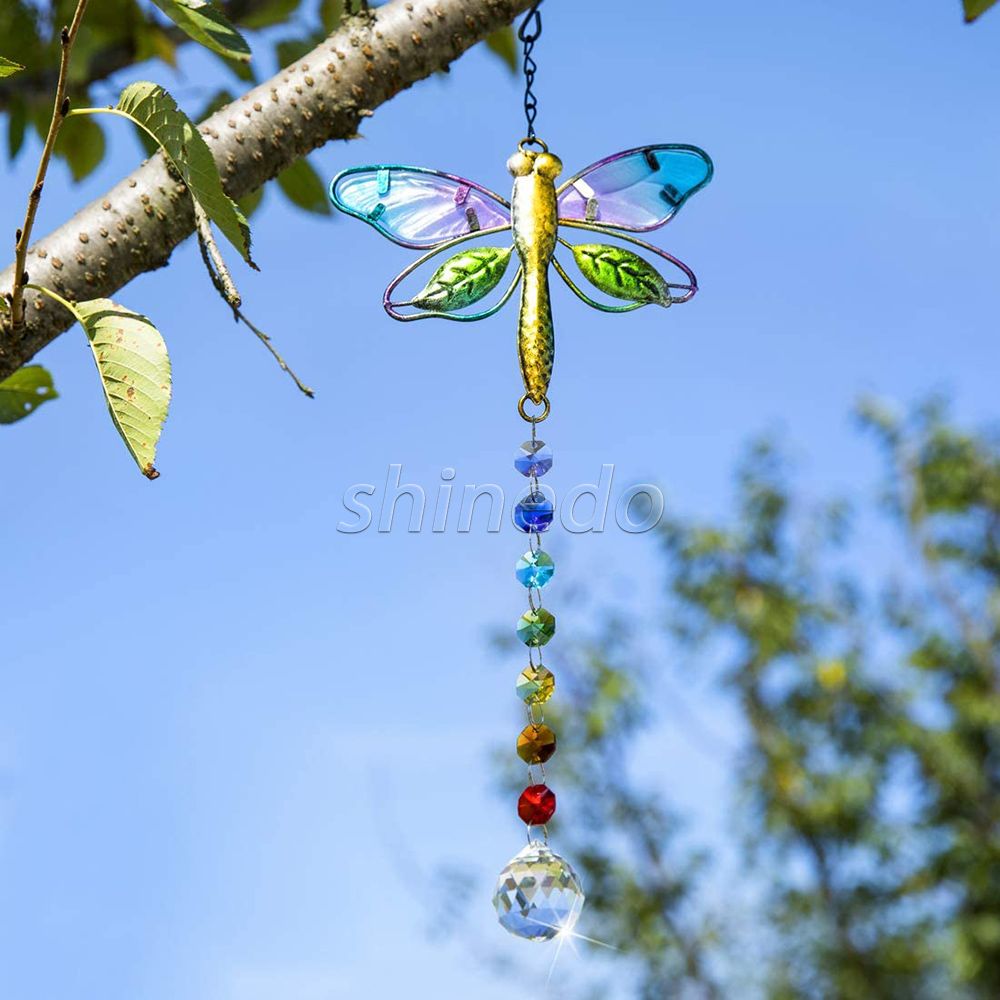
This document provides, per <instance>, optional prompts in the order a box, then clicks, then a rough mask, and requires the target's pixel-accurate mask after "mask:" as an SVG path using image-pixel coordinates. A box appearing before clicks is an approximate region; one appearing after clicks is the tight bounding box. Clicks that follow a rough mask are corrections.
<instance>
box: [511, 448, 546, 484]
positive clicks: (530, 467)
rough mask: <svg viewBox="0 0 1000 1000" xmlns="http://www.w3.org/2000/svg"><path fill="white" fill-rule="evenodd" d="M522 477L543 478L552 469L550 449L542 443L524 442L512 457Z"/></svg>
mask: <svg viewBox="0 0 1000 1000" xmlns="http://www.w3.org/2000/svg"><path fill="white" fill-rule="evenodd" d="M514 468H515V469H517V471H518V472H520V473H521V475H522V476H544V475H545V473H546V472H548V471H549V469H551V468H552V449H551V448H550V447H549V446H548V445H547V444H546V443H545V442H544V441H525V442H524V444H522V445H521V448H520V450H519V451H518V453H517V455H516V456H515V457H514Z"/></svg>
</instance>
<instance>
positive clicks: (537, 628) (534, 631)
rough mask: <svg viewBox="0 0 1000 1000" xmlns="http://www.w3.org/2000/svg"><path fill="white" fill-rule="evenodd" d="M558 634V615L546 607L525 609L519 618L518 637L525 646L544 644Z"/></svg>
mask: <svg viewBox="0 0 1000 1000" xmlns="http://www.w3.org/2000/svg"><path fill="white" fill-rule="evenodd" d="M555 634H556V616H555V615H554V614H552V612H551V611H546V610H545V608H538V609H536V610H535V611H525V612H524V614H523V615H521V617H520V618H519V619H518V620H517V637H518V639H520V640H521V642H523V643H524V644H525V646H544V645H545V644H546V643H547V642H548V641H549V639H551V638H552V636H554V635H555Z"/></svg>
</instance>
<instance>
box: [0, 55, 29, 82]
mask: <svg viewBox="0 0 1000 1000" xmlns="http://www.w3.org/2000/svg"><path fill="white" fill-rule="evenodd" d="M22 69H24V67H23V66H22V65H21V64H20V63H16V62H12V61H11V60H10V59H5V58H4V57H3V56H0V78H3V77H5V76H13V75H14V74H15V73H20V72H21V70H22Z"/></svg>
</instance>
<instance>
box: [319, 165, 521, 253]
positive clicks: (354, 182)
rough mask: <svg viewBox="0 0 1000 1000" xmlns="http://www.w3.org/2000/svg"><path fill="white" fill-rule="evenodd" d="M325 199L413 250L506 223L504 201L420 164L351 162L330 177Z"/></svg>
mask: <svg viewBox="0 0 1000 1000" xmlns="http://www.w3.org/2000/svg"><path fill="white" fill-rule="evenodd" d="M330 200H331V201H332V202H333V204H334V205H335V206H336V207H337V208H339V209H340V210H341V211H342V212H346V213H347V214H348V215H353V216H355V217H356V218H358V219H361V220H362V221H363V222H367V223H368V224H369V225H370V226H374V228H375V229H377V230H378V231H379V232H380V233H382V235H383V236H388V237H389V239H390V240H392V241H393V242H395V243H399V244H400V245H402V246H404V247H409V248H411V249H413V250H429V249H432V248H434V247H437V246H440V245H441V244H443V243H447V242H448V240H452V239H455V237H457V236H466V235H468V234H469V233H473V232H477V231H478V230H480V229H494V228H496V227H497V226H509V225H510V205H509V204H508V203H507V202H506V201H505V200H504V199H503V198H501V197H500V196H499V195H497V194H494V193H493V192H492V191H488V190H487V189H486V188H484V187H480V185H478V184H475V183H473V182H472V181H467V180H465V179H464V178H462V177H455V176H453V175H452V174H444V173H441V172H440V171H438V170H429V169H427V168H424V167H388V166H372V167H352V168H351V169H349V170H345V171H343V172H342V173H340V174H338V175H337V176H336V177H334V179H333V181H332V182H331V184H330Z"/></svg>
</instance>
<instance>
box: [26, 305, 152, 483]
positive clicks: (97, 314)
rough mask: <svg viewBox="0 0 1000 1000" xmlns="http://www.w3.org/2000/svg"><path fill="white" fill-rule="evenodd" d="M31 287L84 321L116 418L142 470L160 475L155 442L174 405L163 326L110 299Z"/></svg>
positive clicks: (130, 450)
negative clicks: (75, 297)
mask: <svg viewBox="0 0 1000 1000" xmlns="http://www.w3.org/2000/svg"><path fill="white" fill-rule="evenodd" d="M31 287H32V288H34V289H36V290H37V291H40V292H44V293H45V294H46V295H48V296H49V297H50V298H52V299H55V301H56V302H58V303H60V305H62V306H65V308H66V309H68V310H69V311H70V312H71V313H72V314H73V315H74V316H75V317H76V319H77V320H78V321H79V323H80V325H81V326H82V327H83V329H84V332H85V333H86V334H87V340H88V341H89V342H90V348H91V350H92V351H93V352H94V360H95V361H96V362H97V371H98V372H99V373H100V376H101V385H102V386H103V388H104V396H105V399H106V400H107V404H108V412H109V413H110V414H111V419H112V421H113V422H114V425H115V427H116V428H117V429H118V433H119V434H120V435H121V437H122V440H123V441H124V442H125V447H126V448H128V450H129V454H131V456H132V457H133V458H134V459H135V461H136V464H137V465H138V466H139V469H140V471H141V472H142V474H143V475H144V476H145V477H146V478H147V479H156V477H157V476H158V475H159V473H158V472H157V471H156V469H155V468H154V466H153V460H154V458H155V457H156V443H157V441H159V439H160V431H161V430H163V422H164V421H165V420H166V419H167V408H168V407H169V406H170V358H169V357H168V355H167V345H166V344H165V343H164V342H163V338H162V337H161V336H160V331H159V330H157V329H156V327H155V326H153V324H152V323H151V322H150V321H149V320H148V319H147V318H146V317H145V316H141V315H140V314H139V313H134V312H132V311H131V310H129V309H126V308H125V307H124V306H120V305H118V304H117V303H115V302H112V301H111V300H110V299H90V300H88V301H84V302H67V301H66V300H65V299H64V298H62V297H61V296H59V295H57V294H56V293H55V292H53V291H52V290H51V289H48V288H43V287H41V286H39V285H32V286H31Z"/></svg>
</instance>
